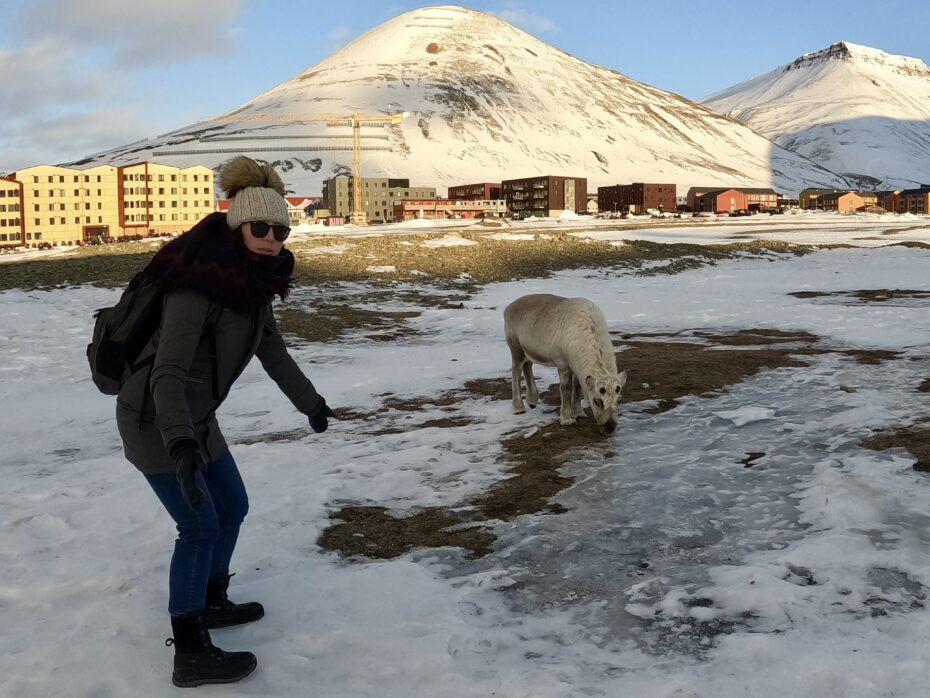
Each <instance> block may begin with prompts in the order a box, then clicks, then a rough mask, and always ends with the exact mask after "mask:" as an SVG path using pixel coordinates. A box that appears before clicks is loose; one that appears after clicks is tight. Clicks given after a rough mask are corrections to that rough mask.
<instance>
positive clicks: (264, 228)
mask: <svg viewBox="0 0 930 698" xmlns="http://www.w3.org/2000/svg"><path fill="white" fill-rule="evenodd" d="M251 223H252V225H251V229H252V235H254V236H255V237H257V238H263V237H265V236H266V235H267V234H268V231H269V230H270V231H271V234H272V235H274V239H275V240H277V241H278V242H284V241H285V240H287V236H288V235H290V234H291V229H290V228H288V227H287V226H286V225H269V224H268V223H266V222H265V221H251Z"/></svg>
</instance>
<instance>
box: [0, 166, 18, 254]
mask: <svg viewBox="0 0 930 698" xmlns="http://www.w3.org/2000/svg"><path fill="white" fill-rule="evenodd" d="M22 244H23V185H22V184H21V183H20V182H17V181H15V180H12V179H7V178H6V177H0V248H2V247H14V246H17V245H22Z"/></svg>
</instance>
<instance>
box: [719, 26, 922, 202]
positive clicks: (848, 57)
mask: <svg viewBox="0 0 930 698" xmlns="http://www.w3.org/2000/svg"><path fill="white" fill-rule="evenodd" d="M701 103H702V104H705V105H706V106H708V107H710V108H711V109H715V110H716V111H718V112H720V113H722V114H726V115H728V116H731V117H733V118H735V119H738V120H739V121H742V122H743V123H745V124H747V125H748V126H751V127H752V128H753V129H755V130H756V131H758V132H759V133H761V134H762V135H764V136H766V137H767V138H770V139H772V140H773V141H775V142H776V143H778V144H779V145H780V146H782V147H784V148H787V149H789V150H792V151H794V152H796V153H798V154H799V155H803V156H805V157H808V158H811V159H813V160H814V161H816V162H817V163H819V164H821V165H823V166H824V167H827V168H828V169H830V170H833V171H834V172H838V173H840V174H847V173H851V174H858V175H867V176H870V177H875V178H877V179H879V180H882V181H883V182H884V184H883V185H882V186H884V187H891V188H897V187H904V188H907V187H916V186H918V185H919V184H921V183H926V182H928V181H930V165H928V161H930V146H928V143H930V67H928V66H927V65H926V64H925V63H924V62H923V61H921V60H920V59H918V58H910V57H908V56H895V55H891V54H888V53H885V52H884V51H881V50H879V49H874V48H870V47H868V46H860V45H857V44H852V43H849V42H840V43H836V44H833V45H831V46H829V47H828V48H826V49H821V50H819V51H813V52H810V53H807V54H804V55H803V56H801V57H800V58H798V59H797V60H795V61H793V62H792V63H790V64H787V65H782V66H779V67H778V68H776V69H775V70H773V71H771V72H769V73H766V74H764V75H760V76H757V77H754V78H752V79H750V80H747V81H745V82H742V83H740V84H738V85H734V86H732V87H729V88H727V89H725V90H721V91H720V92H717V93H715V94H712V95H709V96H707V97H705V98H704V99H703V100H701ZM868 188H875V187H868Z"/></svg>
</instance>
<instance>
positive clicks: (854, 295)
mask: <svg viewBox="0 0 930 698" xmlns="http://www.w3.org/2000/svg"><path fill="white" fill-rule="evenodd" d="M788 295H789V296H794V297H795V298H801V299H809V298H830V297H833V298H848V299H850V301H851V302H859V303H885V302H887V301H894V300H902V299H918V300H921V299H925V298H930V291H918V290H913V289H902V288H894V289H887V288H869V289H860V290H858V291H794V292H793V293H789V294H788Z"/></svg>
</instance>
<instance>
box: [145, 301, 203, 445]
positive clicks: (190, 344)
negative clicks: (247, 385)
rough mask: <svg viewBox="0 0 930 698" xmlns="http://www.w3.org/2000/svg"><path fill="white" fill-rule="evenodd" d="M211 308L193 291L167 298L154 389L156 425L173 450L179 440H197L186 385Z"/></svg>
mask: <svg viewBox="0 0 930 698" xmlns="http://www.w3.org/2000/svg"><path fill="white" fill-rule="evenodd" d="M209 308H210V301H208V300H207V299H206V298H205V297H203V296H201V295H199V294H197V293H193V292H191V291H180V292H177V293H171V294H169V295H168V296H166V297H165V306H164V314H163V315H162V323H161V330H160V333H159V340H158V350H157V351H156V353H155V363H154V364H153V365H152V377H151V388H152V396H153V398H154V400H155V414H156V417H155V424H156V426H157V427H158V429H159V430H160V431H161V435H162V440H163V441H164V444H165V448H167V449H168V451H169V452H170V451H171V446H172V444H174V443H176V442H177V441H179V440H181V439H195V436H194V424H193V420H192V418H191V411H190V405H189V404H188V400H187V395H186V391H185V384H186V381H187V375H188V372H189V371H190V367H191V364H192V363H193V361H194V356H195V354H196V353H197V347H198V345H199V344H200V339H201V337H202V335H203V328H204V325H205V324H206V321H207V312H208V311H209Z"/></svg>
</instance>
